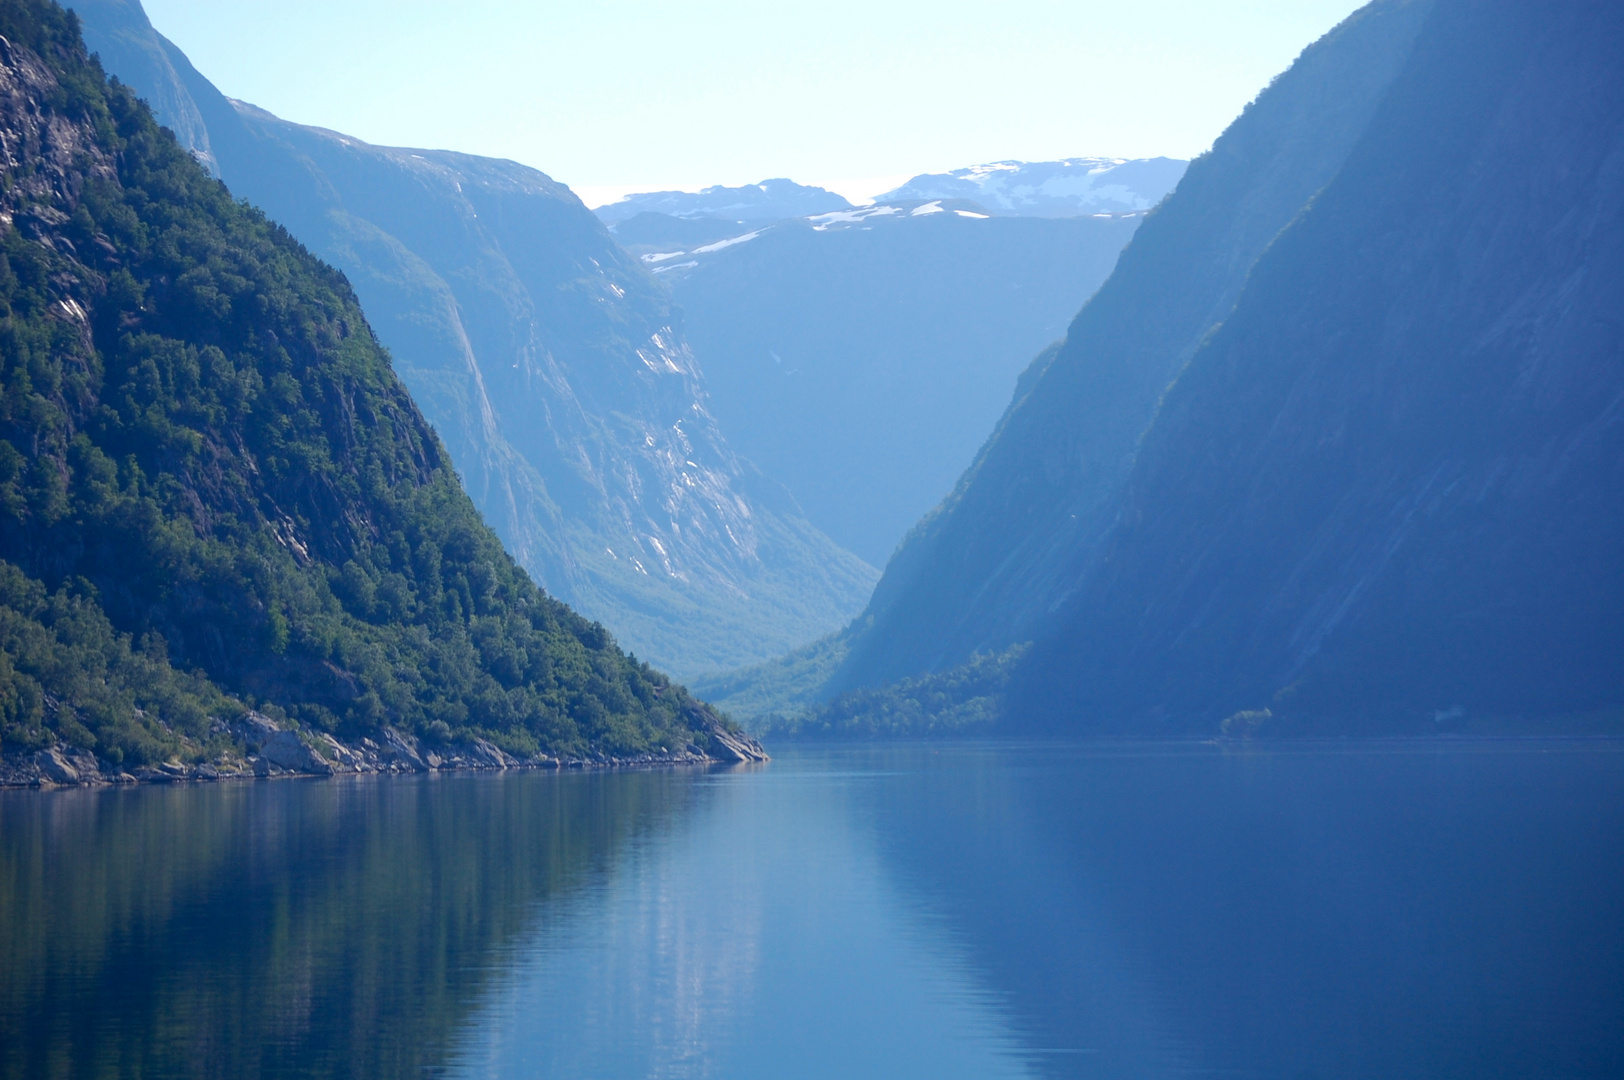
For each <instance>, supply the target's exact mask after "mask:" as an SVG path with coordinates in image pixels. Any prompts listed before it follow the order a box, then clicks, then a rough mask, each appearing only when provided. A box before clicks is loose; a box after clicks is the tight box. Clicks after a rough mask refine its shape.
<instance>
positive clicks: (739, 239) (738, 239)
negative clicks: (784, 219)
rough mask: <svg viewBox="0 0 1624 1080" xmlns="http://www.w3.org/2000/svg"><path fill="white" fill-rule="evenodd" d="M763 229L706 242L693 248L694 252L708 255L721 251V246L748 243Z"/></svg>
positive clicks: (763, 230) (728, 246)
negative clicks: (714, 241) (702, 245)
mask: <svg viewBox="0 0 1624 1080" xmlns="http://www.w3.org/2000/svg"><path fill="white" fill-rule="evenodd" d="M765 231H766V230H765V229H757V230H756V231H755V232H750V233H745V234H744V235H743V236H735V237H733V238H732V239H731V240H719V241H717V242H716V243H714V244H706V245H705V246H704V247H702V248H694V254H695V255H709V254H710V253H711V252H713V251H721V250H722V249H723V248H730V247H732V246H733V245H734V244H748V243H749V242H750V241H752V240H754V239H755V238H756V237H758V236H760V235H761V234H762V233H763V232H765Z"/></svg>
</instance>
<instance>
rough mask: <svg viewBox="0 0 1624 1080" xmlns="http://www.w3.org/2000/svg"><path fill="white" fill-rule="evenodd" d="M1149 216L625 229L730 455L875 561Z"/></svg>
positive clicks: (956, 217) (866, 214)
mask: <svg viewBox="0 0 1624 1080" xmlns="http://www.w3.org/2000/svg"><path fill="white" fill-rule="evenodd" d="M1141 220H1143V215H1138V214H1126V215H1103V216H1097V217H1096V216H1089V217H1074V218H1065V219H1060V218H1053V219H1039V218H1016V217H993V216H991V215H990V214H989V213H988V211H987V210H986V209H985V208H984V207H982V206H981V205H980V204H979V203H973V202H967V201H964V200H951V199H949V200H942V199H933V200H929V201H925V202H919V201H914V202H896V203H881V204H877V205H874V206H864V207H854V208H850V209H846V210H836V211H830V212H827V213H823V214H817V215H813V216H810V217H805V218H799V219H795V220H791V221H782V222H776V223H767V222H745V223H741V224H730V223H728V222H723V221H715V220H704V219H698V220H680V219H676V218H671V217H663V218H660V219H656V218H655V215H652V214H644V215H640V216H639V217H635V218H631V219H629V220H627V221H625V222H622V223H620V224H618V225H616V226H615V236H616V238H617V239H619V240H621V242H622V243H623V244H625V245H626V246H627V247H628V249H629V250H631V251H633V252H636V253H637V254H639V255H640V257H641V258H642V259H643V260H644V262H645V263H646V264H647V265H648V266H649V267H650V269H651V270H653V272H654V273H656V274H658V275H659V276H660V277H661V279H662V280H664V281H665V282H667V283H669V285H670V287H671V291H672V295H673V296H674V297H675V299H676V301H677V303H678V305H679V306H680V307H681V308H682V310H683V313H684V325H685V326H686V329H687V333H688V337H689V340H690V341H691V342H692V343H693V346H694V348H695V349H696V350H697V352H698V354H699V355H700V356H701V357H703V359H704V365H705V377H706V381H707V384H708V386H709V388H710V393H711V397H710V405H711V408H712V409H713V410H714V411H715V413H716V416H717V418H718V420H719V421H720V422H721V424H722V427H723V430H725V431H727V432H728V437H729V439H730V440H731V442H732V445H733V446H735V447H736V448H737V449H738V450H739V452H740V453H742V454H744V455H746V456H747V457H749V458H750V459H751V460H752V461H755V462H757V463H758V464H760V466H761V467H762V469H763V470H765V471H766V472H767V473H768V475H770V476H773V477H775V478H777V479H779V480H781V481H782V482H783V483H784V484H785V486H786V487H788V488H789V490H790V492H791V493H792V494H793V495H794V496H795V498H796V500H797V502H799V504H800V505H801V507H802V508H803V509H804V510H805V511H806V514H807V516H808V517H809V518H810V519H811V521H812V522H813V524H815V525H816V526H817V527H818V528H819V529H821V530H822V531H824V532H825V533H827V534H828V535H829V536H830V537H832V538H833V539H834V540H835V541H836V542H837V543H839V544H840V545H841V546H842V547H845V548H847V549H849V550H851V551H854V552H856V553H857V554H858V555H860V556H862V557H863V558H864V559H866V560H868V561H869V562H871V563H874V564H876V565H878V564H882V563H883V562H884V561H885V560H886V559H887V558H889V557H890V555H891V553H892V552H893V551H894V550H895V549H896V546H897V544H898V542H899V541H900V540H901V539H902V537H903V535H904V534H905V533H906V532H907V530H908V529H909V527H911V526H912V525H913V523H914V522H915V521H917V520H918V519H919V517H920V515H922V514H924V513H925V512H926V511H927V510H929V509H930V508H931V507H932V506H934V505H936V503H938V502H939V501H940V500H941V498H942V496H943V494H944V493H945V492H947V491H949V490H950V489H951V488H952V486H953V483H954V481H955V480H956V479H957V478H958V476H959V474H960V473H962V472H963V471H964V468H965V466H967V465H968V464H969V463H970V461H971V459H972V457H973V456H974V454H975V452H976V448H977V447H979V446H980V445H981V443H982V442H983V441H985V439H986V437H987V434H988V433H989V432H990V431H991V430H992V428H993V425H994V424H995V423H996V422H997V420H998V416H999V413H1000V411H1001V410H1002V408H1003V406H1004V403H1005V402H1007V401H1008V400H1009V395H1010V391H1011V390H1012V389H1013V387H1014V385H1015V378H1016V376H1017V375H1018V374H1019V373H1020V371H1021V369H1022V368H1023V367H1025V366H1026V364H1027V363H1028V362H1029V361H1030V358H1031V356H1032V354H1033V353H1034V352H1036V351H1038V350H1039V349H1041V348H1043V347H1044V346H1045V345H1048V344H1050V343H1051V342H1053V341H1055V340H1057V339H1059V338H1060V337H1062V336H1064V334H1065V329H1066V324H1067V323H1068V322H1069V321H1070V320H1071V318H1072V316H1073V315H1075V314H1076V311H1077V307H1078V305H1080V304H1081V303H1082V302H1083V301H1084V300H1085V299H1087V297H1088V296H1089V294H1090V293H1092V292H1093V291H1094V290H1095V289H1096V288H1097V287H1098V286H1099V284H1100V282H1102V281H1104V280H1105V278H1106V275H1108V274H1109V273H1110V272H1111V267H1112V266H1113V265H1114V264H1115V263H1116V259H1117V255H1118V253H1119V252H1120V251H1121V250H1122V248H1123V246H1124V245H1126V244H1127V243H1128V241H1129V239H1130V238H1131V237H1132V236H1133V233H1134V230H1135V229H1136V228H1137V227H1138V226H1139V223H1140V221H1141ZM698 226H705V227H706V228H705V229H704V230H703V231H698V232H695V229H696V227H698ZM689 233H693V238H694V239H697V240H701V241H703V242H701V243H699V244H697V245H692V244H690V243H689V242H688V234H689ZM634 241H635V242H634Z"/></svg>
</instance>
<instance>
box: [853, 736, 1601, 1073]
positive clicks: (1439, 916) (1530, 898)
mask: <svg viewBox="0 0 1624 1080" xmlns="http://www.w3.org/2000/svg"><path fill="white" fill-rule="evenodd" d="M1620 750H1621V747H1620V746H1619V745H1617V744H1596V743H1589V744H1586V743H1560V742H1546V743H1538V742H1535V743H1516V742H1507V743H1495V742H1483V743H1465V744H1454V745H1448V744H1443V745H1441V744H1436V743H1433V744H1425V743H1422V744H1365V745H1354V746H1298V747H1284V748H1276V749H1269V750H1261V751H1240V752H1233V751H1224V750H1220V749H1217V748H1212V747H1201V746H1195V747H1166V746H1149V747H1135V746H1116V747H1102V746H1089V747H1075V748H1069V749H1067V748H1054V747H1049V748H1044V749H1043V750H1042V751H1041V752H1034V750H1033V749H1032V748H1007V749H1002V750H999V749H991V748H981V749H964V750H960V751H956V752H952V753H949V754H946V755H939V756H935V758H934V760H933V761H932V762H931V763H930V764H926V765H920V756H919V753H918V752H914V751H903V752H897V751H890V752H885V751H881V752H878V753H873V754H869V755H865V756H864V758H863V759H862V764H863V765H864V766H865V767H869V768H887V769H891V770H893V771H895V772H897V773H898V775H899V779H898V780H897V781H896V782H894V783H891V784H887V785H885V786H883V787H879V788H876V789H874V790H873V793H872V794H873V796H874V797H873V799H872V802H871V803H870V804H869V806H868V807H867V811H868V812H869V813H871V814H872V815H873V819H874V820H875V822H876V823H877V826H878V829H879V832H880V835H881V836H882V838H883V840H882V848H883V851H884V854H885V860H886V863H887V865H888V866H890V867H892V868H894V869H895V870H896V871H897V872H898V873H900V874H901V875H902V878H903V880H904V881H905V882H906V887H907V888H909V889H911V890H914V891H917V892H919V893H921V894H924V895H929V896H931V897H933V898H934V900H935V902H936V903H938V904H940V905H941V906H942V909H943V910H944V911H945V912H947V913H948V917H949V919H950V921H951V923H952V925H953V926H954V927H955V928H956V929H957V930H958V932H959V934H960V936H961V940H963V941H964V942H965V943H966V944H967V947H968V948H969V950H970V954H971V956H972V957H973V962H974V966H975V968H976V970H978V971H979V972H981V973H982V976H983V977H984V978H985V979H986V980H987V981H988V983H989V984H990V985H991V986H994V987H997V988H999V989H1000V990H1001V991H1002V992H1003V993H1004V995H1005V998H1006V1000H1007V1001H1008V1003H1009V1008H1010V1012H1011V1015H1012V1016H1013V1017H1015V1018H1016V1019H1015V1023H1016V1026H1017V1029H1018V1030H1019V1032H1020V1034H1021V1036H1022V1038H1023V1040H1024V1041H1025V1043H1026V1045H1027V1046H1028V1047H1029V1048H1033V1049H1041V1048H1078V1047H1086V1048H1088V1049H1091V1050H1093V1051H1094V1053H1091V1054H1089V1055H1086V1056H1078V1055H1066V1054H1038V1055H1035V1056H1034V1057H1033V1058H1032V1059H1031V1060H1032V1061H1033V1063H1034V1066H1035V1067H1036V1068H1038V1069H1039V1070H1040V1071H1041V1072H1042V1073H1044V1074H1046V1075H1049V1076H1053V1077H1057V1078H1058V1077H1147V1076H1168V1077H1176V1076H1215V1075H1224V1076H1241V1077H1283V1078H1287V1080H1307V1078H1333V1077H1347V1078H1350V1080H1351V1078H1364V1077H1372V1076H1381V1077H1387V1078H1403V1077H1417V1078H1420V1077H1471V1078H1474V1080H1477V1078H1491V1077H1507V1078H1511V1077H1520V1078H1529V1077H1596V1078H1601V1077H1612V1076H1620V1075H1624V922H1621V921H1620V920H1619V918H1618V914H1619V912H1620V911H1624V754H1621V753H1620ZM926 753H928V752H926ZM855 763H856V762H852V761H848V765H850V764H855Z"/></svg>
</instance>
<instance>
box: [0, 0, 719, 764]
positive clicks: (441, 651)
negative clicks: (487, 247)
mask: <svg viewBox="0 0 1624 1080" xmlns="http://www.w3.org/2000/svg"><path fill="white" fill-rule="evenodd" d="M0 134H3V136H4V143H5V146H6V150H7V152H6V156H5V160H4V162H3V164H0V192H3V193H0V742H3V743H4V744H5V746H6V748H7V749H8V750H10V749H16V748H22V749H40V750H42V752H43V753H44V754H46V758H45V759H44V760H43V761H42V763H41V765H42V768H43V769H44V770H45V771H46V773H47V775H51V774H52V770H56V771H58V772H62V771H65V772H67V773H68V775H69V776H70V777H71V776H72V770H71V769H68V768H67V766H66V765H65V764H64V760H63V757H62V756H61V751H60V750H58V749H57V748H56V747H55V745H54V744H57V743H61V744H65V745H66V746H67V747H68V748H69V750H74V751H82V752H84V754H85V755H93V757H90V758H89V762H90V765H89V767H91V768H114V769H116V768H119V767H131V766H134V765H138V764H141V763H166V762H170V761H171V760H173V759H176V758H186V759H190V760H192V761H197V760H200V759H209V758H213V757H215V756H219V755H224V756H226V757H230V756H232V755H234V754H239V755H240V753H241V752H242V751H243V750H244V743H245V741H246V740H247V739H248V738H249V737H254V738H256V739H258V740H260V741H263V742H265V743H272V742H276V741H277V737H280V738H281V740H282V741H281V743H280V745H282V746H283V748H284V749H285V750H287V751H289V752H292V753H296V754H298V755H301V761H303V762H305V763H306V764H308V765H310V766H311V767H315V766H317V765H320V764H321V762H320V759H317V758H314V756H313V755H312V754H311V751H310V749H309V748H308V746H307V745H305V744H304V743H302V742H301V741H300V739H299V737H298V736H297V735H295V734H294V733H292V732H289V731H287V730H285V729H283V730H279V728H284V725H287V724H293V725H297V726H298V727H300V728H302V729H303V731H304V733H305V735H306V737H308V738H310V739H312V740H319V738H320V737H321V736H332V735H339V736H341V737H343V738H345V739H348V740H352V741H353V740H360V739H362V738H365V737H368V736H376V737H377V738H378V739H380V740H382V741H384V742H385V743H387V744H389V745H390V746H395V747H403V748H410V749H411V752H412V754H413V755H414V757H415V755H416V753H417V751H416V749H415V748H411V747H409V746H408V744H407V743H406V742H405V741H404V740H405V739H407V738H413V737H415V736H421V737H422V738H423V739H425V740H426V741H427V744H428V745H429V746H436V745H438V746H441V747H456V746H478V745H479V744H478V743H477V740H480V739H484V740H490V741H491V742H494V743H495V744H497V746H498V747H500V748H501V749H503V750H505V751H506V752H507V753H510V754H516V755H522V756H531V755H535V754H537V753H542V752H545V753H551V754H561V753H569V754H584V753H597V754H617V755H626V754H649V753H654V754H660V753H673V752H678V751H681V750H683V749H685V748H686V747H688V746H689V745H690V744H697V745H698V746H699V747H701V748H704V749H712V750H716V752H718V753H722V751H721V749H720V748H719V747H720V746H721V745H725V744H726V743H728V742H729V741H730V740H731V736H730V735H729V733H728V732H727V730H726V728H725V726H724V725H723V724H722V723H721V721H720V720H719V719H718V718H717V717H716V716H715V714H714V713H712V712H711V711H710V710H709V709H708V708H707V707H706V706H704V705H702V704H700V703H699V702H696V701H694V700H693V699H692V698H690V697H689V696H688V695H687V693H686V692H685V691H684V690H682V689H681V688H680V687H678V686H675V685H673V684H672V683H671V682H670V681H669V680H668V679H667V678H666V677H665V676H663V675H661V674H659V673H658V672H656V671H654V670H653V669H652V668H650V667H649V666H647V665H646V664H643V663H640V662H638V661H636V660H634V659H632V658H631V657H628V656H627V655H626V654H625V653H623V652H622V651H621V650H620V649H619V648H618V647H616V645H615V644H614V641H613V639H612V638H611V637H610V635H609V634H608V633H607V632H606V631H605V630H604V628H603V627H602V626H601V625H599V624H596V623H592V622H590V621H588V620H587V619H584V618H582V617H581V616H579V615H577V614H575V613H574V612H572V611H571V610H570V609H569V608H567V607H566V606H565V605H563V604H562V603H560V602H558V601H557V600H555V599H552V598H550V597H548V596H547V595H545V594H544V593H543V592H542V591H541V590H540V589H538V588H537V587H536V586H535V585H534V584H533V583H532V582H531V580H530V579H529V577H527V576H526V574H525V573H524V571H523V570H522V569H520V568H519V567H518V566H517V565H516V564H515V563H514V562H513V560H512V559H511V558H510V557H509V556H508V555H507V554H506V553H505V552H504V551H503V549H502V545H501V543H500V541H499V540H498V539H497V537H496V536H495V535H494V534H493V533H492V532H491V531H490V529H488V528H487V527H486V526H485V525H484V524H483V523H482V522H481V521H480V518H479V514H478V512H477V511H476V510H475V508H474V506H473V503H472V502H471V501H470V500H469V499H468V497H467V495H466V494H464V492H463V490H462V488H461V487H460V486H459V484H458V481H457V477H456V474H455V473H454V471H453V470H452V468H451V463H450V460H449V459H448V457H447V454H446V451H445V448H444V446H443V444H442V443H441V442H440V440H439V439H438V438H437V437H436V435H435V433H434V431H433V429H432V428H430V426H429V425H428V423H427V422H426V421H425V420H424V417H423V415H422V414H421V413H420V412H419V411H418V409H417V407H416V405H414V404H413V402H412V399H411V397H410V396H409V394H408V393H407V390H406V388H405V387H404V386H403V385H402V384H401V382H400V380H399V379H398V378H397V377H396V375H395V373H394V371H393V370H392V368H391V366H390V363H389V356H388V353H387V352H386V351H385V350H384V349H383V348H382V347H381V346H380V345H379V343H378V341H377V340H376V338H374V336H373V334H372V331H371V330H370V329H369V327H368V325H367V320H366V318H365V316H364V315H363V314H362V311H361V308H360V306H359V304H358V303H357V300H356V296H355V293H354V291H353V290H352V289H351V287H350V285H349V283H348V282H347V281H346V280H345V278H344V276H343V275H342V274H340V273H339V272H337V271H336V270H334V269H332V268H331V267H329V266H327V265H325V264H323V263H322V262H320V261H319V260H317V259H316V258H314V257H313V256H312V255H311V254H310V253H309V252H308V251H307V250H306V249H305V248H304V247H302V246H301V245H300V244H299V243H298V242H297V241H295V240H294V239H293V238H292V237H291V236H290V235H289V234H288V232H287V231H286V230H285V229H283V228H282V227H281V226H279V225H276V224H273V223H272V222H270V221H269V220H267V219H266V217H265V216H264V215H263V214H262V213H261V212H260V211H258V210H256V209H253V208H251V207H250V206H249V205H247V204H246V203H242V202H239V201H237V200H236V199H235V198H234V197H233V195H232V193H231V192H229V191H227V189H226V188H225V187H224V186H223V185H222V184H220V183H219V182H218V181H217V180H215V179H213V178H211V177H210V176H209V175H208V173H207V172H206V171H205V170H204V168H203V166H202V165H201V164H199V163H198V162H197V161H196V160H194V159H193V158H192V156H191V155H190V154H188V153H187V151H186V150H185V149H183V148H181V147H180V146H179V145H178V144H177V143H176V141H175V139H174V138H173V137H172V135H170V134H169V133H167V132H164V131H161V130H160V129H159V127H158V126H157V124H156V123H155V122H154V120H153V118H152V115H151V113H150V111H149V110H148V108H147V106H146V105H145V104H143V103H142V102H140V101H138V100H137V99H136V97H135V96H134V94H133V93H131V92H130V90H129V89H128V88H125V87H123V86H121V85H118V84H116V83H112V84H110V83H108V82H107V81H106V80H105V78H104V76H103V74H102V72H101V70H100V68H99V67H97V66H96V64H95V62H94V61H93V60H92V59H91V58H90V57H89V56H88V55H87V53H86V51H85V49H84V47H83V45H82V43H81V41H80V37H79V30H78V24H77V20H75V19H74V18H73V16H71V15H70V14H68V13H65V12H64V11H63V10H62V9H61V8H60V7H57V6H56V5H55V4H54V3H51V2H49V0H0ZM256 710H257V711H256ZM386 721H387V723H388V724H390V725H392V727H390V728H388V729H385V728H384V726H383V725H384V724H385V722H386ZM396 729H403V730H404V732H405V735H404V736H403V735H402V734H401V733H400V732H399V731H397V730H396ZM413 733H415V736H414V734H413ZM324 745H327V746H329V747H330V748H332V749H333V752H335V753H337V752H339V746H338V744H337V743H335V742H329V743H326V744H324ZM426 752H427V753H429V754H430V756H431V757H432V751H426ZM448 752H450V751H449V750H448ZM481 752H484V753H490V754H493V755H495V754H496V750H495V748H490V747H482V748H481ZM81 759H83V758H81ZM328 768H329V770H330V767H328ZM307 771H308V770H307Z"/></svg>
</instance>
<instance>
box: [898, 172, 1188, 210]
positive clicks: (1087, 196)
mask: <svg viewBox="0 0 1624 1080" xmlns="http://www.w3.org/2000/svg"><path fill="white" fill-rule="evenodd" d="M1189 164H1190V163H1189V162H1187V161H1178V160H1175V159H1173V158H1165V157H1162V158H1141V159H1137V160H1128V159H1125V158H1088V157H1084V158H1065V159H1062V160H1060V161H995V162H991V163H989V164H986V165H972V166H970V167H969V168H967V169H955V170H953V171H952V172H948V173H927V174H923V175H920V176H916V177H914V178H913V179H912V180H909V181H908V182H907V183H906V184H903V185H902V186H901V187H899V188H896V189H894V190H892V191H888V192H886V193H885V194H883V195H880V196H878V197H876V199H875V201H876V202H882V203H884V202H897V201H904V200H913V199H970V200H973V201H975V202H978V203H980V204H981V205H982V206H985V207H986V208H987V209H989V210H991V211H992V212H993V213H995V214H1011V215H1018V216H1024V217H1074V216H1076V215H1079V214H1122V213H1132V212H1134V211H1138V210H1149V209H1151V208H1152V207H1154V206H1155V205H1156V204H1157V203H1159V202H1161V201H1162V199H1164V198H1165V197H1166V196H1167V195H1168V193H1169V192H1171V191H1172V190H1173V189H1174V188H1175V187H1177V186H1178V182H1179V179H1180V178H1181V177H1183V175H1184V170H1185V169H1186V168H1188V167H1189Z"/></svg>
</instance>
